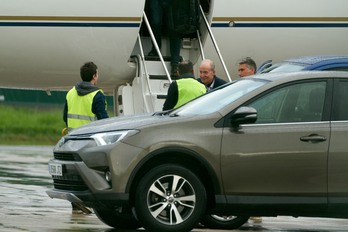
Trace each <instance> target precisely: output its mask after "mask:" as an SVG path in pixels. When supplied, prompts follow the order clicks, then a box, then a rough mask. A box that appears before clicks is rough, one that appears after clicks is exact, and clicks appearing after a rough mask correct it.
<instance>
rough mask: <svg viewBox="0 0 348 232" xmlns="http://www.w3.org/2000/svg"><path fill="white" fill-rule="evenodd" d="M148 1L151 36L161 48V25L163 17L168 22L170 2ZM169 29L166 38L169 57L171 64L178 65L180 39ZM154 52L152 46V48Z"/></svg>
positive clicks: (164, 0) (162, 0)
mask: <svg viewBox="0 0 348 232" xmlns="http://www.w3.org/2000/svg"><path fill="white" fill-rule="evenodd" d="M148 1H149V7H150V8H149V10H150V17H149V18H150V24H151V28H152V30H153V34H154V36H155V38H156V42H157V44H158V46H159V47H160V48H161V45H162V43H161V37H162V24H163V17H167V18H166V22H167V23H168V22H169V20H170V19H169V16H170V13H169V11H170V7H171V2H172V0H148ZM167 27H168V28H169V31H168V36H169V43H170V55H171V64H172V65H173V64H178V63H179V61H180V47H181V37H180V34H178V33H176V32H174V31H173V30H171V29H170V26H169V25H167ZM152 49H153V50H155V48H154V46H153V47H152Z"/></svg>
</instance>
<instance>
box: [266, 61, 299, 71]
mask: <svg viewBox="0 0 348 232" xmlns="http://www.w3.org/2000/svg"><path fill="white" fill-rule="evenodd" d="M304 68H305V66H303V65H300V64H294V63H279V64H273V65H272V66H271V67H269V68H266V69H264V70H262V71H261V73H281V72H297V71H301V70H302V69H304Z"/></svg>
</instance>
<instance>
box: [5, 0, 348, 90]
mask: <svg viewBox="0 0 348 232" xmlns="http://www.w3.org/2000/svg"><path fill="white" fill-rule="evenodd" d="M201 2H202V1H201ZM205 3H206V4H208V5H209V9H206V10H205V12H206V16H207V19H208V22H209V23H210V25H211V29H212V32H213V35H214V37H215V40H216V42H217V44H218V48H219V50H220V51H221V55H222V57H223V60H224V62H225V64H226V66H227V69H228V72H229V73H230V76H231V78H232V79H236V78H238V76H237V63H238V60H239V59H241V58H243V57H246V56H250V57H252V58H253V59H254V60H255V61H256V62H257V63H258V64H261V63H262V62H263V61H265V60H268V59H272V60H273V61H280V60H282V59H285V58H290V57H296V56H304V55H323V54H348V46H347V45H346V39H347V38H348V1H346V0H282V1H279V0H278V1H276V0H248V1H245V0H211V1H205ZM144 7H145V0H98V1H96V0H89V1H85V0H72V1H71V0H69V1H68V0H11V1H4V2H2V6H1V8H0V34H1V38H0V51H1V52H0V75H1V81H0V87H6V88H33V89H65V90H66V89H69V88H70V87H71V86H72V85H74V84H75V83H76V82H77V81H79V80H80V77H79V68H80V66H81V65H82V64H83V63H84V62H86V61H94V62H95V63H96V64H97V65H98V68H99V76H100V80H99V83H98V85H99V86H100V87H101V88H107V89H109V90H114V89H116V88H117V87H118V86H119V85H120V84H124V83H127V82H128V83H131V81H132V78H134V75H135V68H134V67H132V66H131V65H129V62H128V59H129V57H130V56H131V55H134V51H137V49H135V46H136V44H137V36H138V33H139V30H140V28H141V25H142V21H143V19H142V17H143V11H144ZM204 30H205V29H203V31H204ZM203 35H204V36H205V35H207V33H206V32H203ZM203 41H204V46H203V47H204V53H205V58H210V59H212V60H214V61H215V63H216V66H217V75H218V76H220V77H222V78H225V79H226V80H227V75H226V74H225V72H224V71H223V70H222V65H221V63H220V61H219V59H218V56H217V54H216V52H215V50H214V48H213V45H212V42H211V40H210V39H209V37H204V39H203ZM146 49H147V50H146V51H148V49H149V48H146ZM198 50H199V49H192V52H196V53H197V52H199V51H198ZM186 54H187V53H183V58H184V59H190V58H191V57H193V56H191V55H190V56H187V57H185V55H186ZM193 61H194V62H196V63H197V64H199V62H200V60H199V59H197V60H193ZM196 74H198V72H196ZM197 77H198V76H197Z"/></svg>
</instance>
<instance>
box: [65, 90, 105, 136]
mask: <svg viewBox="0 0 348 232" xmlns="http://www.w3.org/2000/svg"><path fill="white" fill-rule="evenodd" d="M99 91H101V90H96V91H93V92H91V93H89V94H86V95H84V96H79V95H78V93H77V91H76V89H75V87H73V88H72V89H71V90H70V91H69V92H68V93H67V95H66V100H67V103H68V115H67V118H68V127H69V130H70V129H74V128H77V127H80V126H82V125H84V124H87V123H90V122H92V121H96V120H97V117H96V115H95V114H94V113H93V112H92V103H93V98H94V97H95V95H96V94H97V93H98V92H99Z"/></svg>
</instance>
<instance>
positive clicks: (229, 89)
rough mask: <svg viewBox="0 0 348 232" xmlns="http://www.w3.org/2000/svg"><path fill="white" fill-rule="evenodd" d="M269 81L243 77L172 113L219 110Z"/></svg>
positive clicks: (201, 112)
mask: <svg viewBox="0 0 348 232" xmlns="http://www.w3.org/2000/svg"><path fill="white" fill-rule="evenodd" d="M266 83H267V81H265V80H262V79H256V78H241V79H239V80H238V81H234V82H232V83H230V84H226V85H224V86H222V87H220V88H218V89H215V90H214V91H212V92H209V93H207V94H205V95H203V96H201V97H199V98H197V99H195V100H193V101H191V102H189V103H187V104H185V105H183V106H182V107H180V108H178V109H176V110H174V111H172V112H171V113H170V115H203V114H210V113H213V112H216V111H219V110H220V109H222V108H223V107H225V106H227V105H229V104H231V103H232V102H234V101H236V100H237V99H238V98H240V97H242V96H244V95H246V94H248V93H250V92H251V91H253V90H255V89H257V88H259V87H261V86H262V85H264V84H266Z"/></svg>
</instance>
